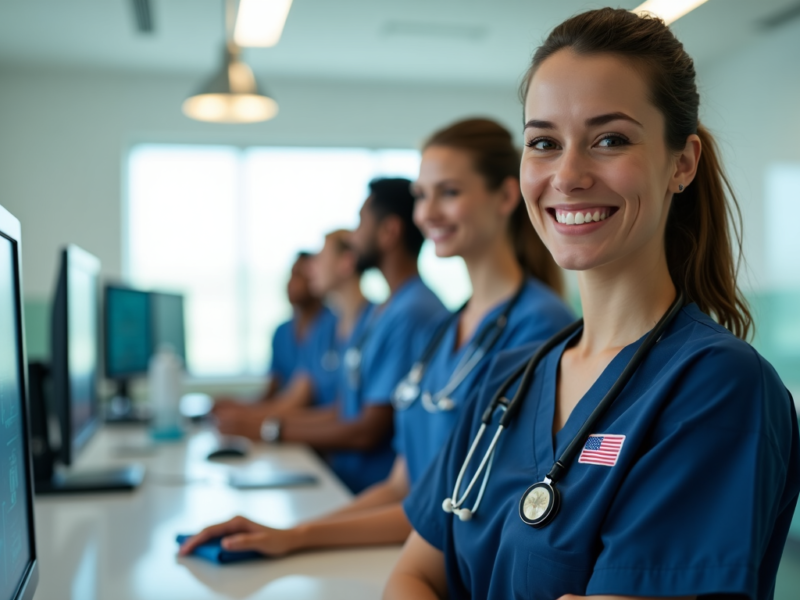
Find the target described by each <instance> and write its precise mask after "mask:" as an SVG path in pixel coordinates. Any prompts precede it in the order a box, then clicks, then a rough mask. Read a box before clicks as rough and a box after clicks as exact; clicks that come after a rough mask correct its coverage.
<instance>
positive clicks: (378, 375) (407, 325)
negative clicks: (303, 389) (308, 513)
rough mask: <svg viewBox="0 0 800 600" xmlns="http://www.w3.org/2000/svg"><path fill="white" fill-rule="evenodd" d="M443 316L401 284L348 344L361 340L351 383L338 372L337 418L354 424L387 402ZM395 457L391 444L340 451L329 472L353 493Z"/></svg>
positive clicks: (432, 300) (431, 298)
mask: <svg viewBox="0 0 800 600" xmlns="http://www.w3.org/2000/svg"><path fill="white" fill-rule="evenodd" d="M446 315H447V309H446V308H445V307H444V305H443V304H442V303H441V301H440V300H439V298H437V297H436V294H434V293H433V292H432V291H431V290H430V288H428V287H427V286H426V285H425V284H424V283H423V282H422V280H421V279H420V278H419V277H412V278H411V279H410V280H409V281H407V282H406V283H404V284H403V285H402V286H401V287H400V288H399V289H397V290H396V291H395V293H394V294H393V295H392V296H391V298H389V300H388V301H387V302H386V304H384V305H383V306H382V307H376V308H375V309H374V310H373V311H372V317H371V318H370V319H369V320H368V322H366V323H364V324H363V326H362V327H361V328H360V331H359V332H354V334H353V342H354V343H358V341H359V340H361V339H362V338H364V336H363V335H362V333H363V332H364V330H366V337H365V339H363V345H362V347H361V353H362V355H361V368H360V369H359V371H358V373H357V376H356V377H350V376H348V375H349V374H348V373H347V368H345V369H343V371H344V372H343V377H344V384H343V390H342V404H341V418H342V419H344V420H355V419H358V418H359V417H360V416H361V413H362V412H363V410H364V409H365V408H366V407H367V406H375V405H386V404H389V403H390V402H391V397H392V392H393V391H394V388H395V387H396V386H397V383H398V382H399V381H400V379H402V378H403V377H404V376H405V374H406V373H408V371H409V370H410V369H411V365H412V364H413V362H414V359H415V358H416V357H417V356H418V355H419V353H420V352H421V350H420V346H421V345H422V344H423V343H424V336H423V335H422V334H423V333H424V332H428V331H430V329H431V328H432V327H433V326H434V324H435V323H439V322H441V319H442V318H444V317H445V316H446ZM394 458H395V453H394V449H393V448H392V440H391V439H390V438H387V439H386V440H385V441H384V443H382V444H381V445H379V446H378V447H377V448H374V449H372V450H370V451H366V452H357V451H341V452H336V453H334V454H333V456H332V457H331V461H330V462H331V467H332V468H333V470H334V471H335V472H336V474H337V475H338V476H339V478H340V479H342V481H344V483H345V484H346V485H347V486H348V487H349V488H350V489H351V490H352V491H353V493H358V492H361V491H362V490H364V489H365V488H367V487H369V486H370V485H372V484H375V483H378V482H379V481H383V480H384V479H386V477H387V476H388V475H389V471H390V470H391V468H392V464H393V463H394Z"/></svg>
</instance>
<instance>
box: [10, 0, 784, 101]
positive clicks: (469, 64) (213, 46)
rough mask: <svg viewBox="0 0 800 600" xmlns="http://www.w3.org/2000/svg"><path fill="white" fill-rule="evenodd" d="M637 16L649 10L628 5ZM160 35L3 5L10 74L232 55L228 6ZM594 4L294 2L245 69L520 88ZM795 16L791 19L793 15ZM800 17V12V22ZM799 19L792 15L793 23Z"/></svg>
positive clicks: (209, 1)
mask: <svg viewBox="0 0 800 600" xmlns="http://www.w3.org/2000/svg"><path fill="white" fill-rule="evenodd" d="M618 4H619V5H620V6H621V7H623V8H628V9H630V8H633V7H635V6H637V5H638V4H639V2H638V1H636V0H633V1H621V2H618ZM797 4H798V0H758V1H755V0H709V2H707V3H706V4H705V5H703V6H701V7H700V8H698V9H697V10H695V11H694V12H692V13H690V14H689V15H687V16H686V17H684V18H682V19H681V20H679V21H678V22H677V23H676V24H675V25H674V29H675V31H676V33H677V35H678V36H679V37H680V38H681V39H682V40H683V41H684V43H685V45H686V47H687V49H688V50H689V52H690V53H691V54H692V56H694V58H695V60H696V62H697V63H698V65H699V66H700V67H701V68H702V67H703V66H704V65H707V64H710V63H712V62H713V61H714V60H716V59H718V58H719V57H721V56H724V55H727V54H729V53H731V52H733V51H735V50H736V49H737V48H739V47H741V46H742V45H744V44H747V43H749V42H751V41H752V40H754V39H756V38H757V37H758V36H760V35H767V34H768V32H769V30H768V29H767V28H765V27H764V26H763V25H762V22H763V21H764V20H765V19H769V18H773V20H774V21H777V23H781V22H782V21H784V20H785V19H783V18H782V17H781V14H782V11H787V10H789V9H791V7H793V6H796V5H797ZM151 5H152V11H153V20H154V25H155V31H154V33H152V34H142V33H139V32H138V31H137V30H136V27H135V19H134V10H133V2H132V1H131V0H0V63H2V64H5V65H11V66H18V67H23V66H28V65H35V66H46V67H49V68H77V69H103V70H117V71H125V70H132V71H139V72H161V73H208V72H210V70H211V69H212V68H213V67H214V66H215V65H216V64H217V63H218V61H219V59H220V56H219V55H220V50H221V46H222V43H223V26H222V14H223V9H222V6H223V2H222V0H151ZM601 5H603V3H602V2H587V1H585V0H335V1H334V0H294V4H293V6H292V9H291V12H290V13H289V18H288V20H287V22H286V29H285V30H284V33H283V37H282V39H281V41H280V43H279V44H278V45H277V46H276V47H274V48H266V49H249V50H247V51H246V54H245V57H246V59H247V60H248V62H249V63H250V64H251V65H252V66H253V68H254V70H255V71H256V72H257V73H259V74H260V75H262V76H270V75H272V76H278V77H284V78H289V77H292V78H303V79H310V78H319V77H324V78H330V79H344V80H371V81H389V82H419V83H431V82H435V83H439V84H455V85H516V83H517V81H518V80H519V78H520V75H521V74H522V73H523V72H524V70H525V67H526V65H527V61H528V59H529V57H530V55H531V52H532V50H533V48H534V47H535V46H536V44H537V43H538V42H540V41H541V39H542V38H543V37H544V35H545V34H546V33H547V31H548V30H549V29H550V28H552V27H553V26H554V25H556V24H557V23H559V22H560V21H561V20H563V19H565V18H566V17H568V16H570V15H571V14H574V13H576V12H579V11H581V10H583V9H586V8H593V7H597V6H601ZM790 12H791V11H790ZM795 12H797V11H795ZM787 14H789V13H787Z"/></svg>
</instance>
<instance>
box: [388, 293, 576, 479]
mask: <svg viewBox="0 0 800 600" xmlns="http://www.w3.org/2000/svg"><path fill="white" fill-rule="evenodd" d="M508 302H510V300H508V301H506V302H502V303H501V304H499V305H498V306H496V307H495V308H493V309H492V310H490V311H489V312H488V313H487V314H486V316H484V318H483V319H482V320H481V323H480V325H479V326H478V328H477V329H476V330H475V334H474V335H473V336H472V339H470V340H468V341H467V342H466V343H464V344H462V345H461V347H460V348H458V349H456V339H457V335H458V319H451V320H450V324H449V326H448V328H447V331H446V332H445V334H444V336H443V337H442V340H441V342H440V344H439V345H438V347H437V349H436V353H435V354H434V355H433V357H432V358H431V360H430V362H429V363H428V366H427V369H426V370H425V373H424V375H423V377H422V381H421V382H420V386H419V387H420V391H422V392H424V391H427V392H430V393H431V394H435V393H436V392H438V391H439V390H441V389H443V388H444V387H445V386H446V385H447V384H448V382H449V381H450V377H451V376H452V375H453V373H454V371H455V369H456V368H457V367H458V365H459V364H460V363H461V361H462V360H467V359H468V357H467V358H465V354H466V353H467V352H469V355H472V353H473V350H474V348H472V347H471V344H472V341H473V340H474V339H475V337H476V336H477V335H480V332H482V331H484V329H486V327H487V326H489V327H491V326H493V325H494V323H495V321H496V320H497V318H498V317H499V316H500V315H501V314H502V313H503V311H504V310H505V309H506V306H507V304H508ZM574 319H575V317H574V315H573V314H572V312H571V311H570V310H569V308H567V306H566V305H565V304H564V302H562V300H561V299H560V298H559V297H558V295H557V294H556V293H555V292H553V290H551V289H550V288H549V287H547V286H546V285H544V284H543V283H541V282H540V281H538V280H536V279H528V280H527V281H526V282H525V287H524V288H523V290H522V294H521V295H520V297H519V299H518V300H517V302H516V304H515V305H514V307H513V308H512V310H511V313H510V314H509V315H508V321H507V324H506V327H505V328H504V329H503V332H502V334H501V335H500V337H499V338H498V339H497V341H496V342H495V343H494V345H493V346H492V347H491V349H490V350H489V352H488V353H487V354H486V355H485V356H484V357H483V358H482V359H481V361H480V362H479V363H478V364H477V365H476V366H475V368H473V369H472V371H470V373H469V374H468V375H467V376H466V377H465V378H464V380H463V381H462V382H461V384H460V385H459V386H458V387H457V388H456V389H455V390H454V391H453V392H452V393H451V394H450V395H449V396H448V398H450V399H451V400H453V402H454V403H455V408H454V409H453V410H450V411H436V412H433V413H431V412H428V411H427V410H426V409H425V407H424V406H423V404H422V402H421V400H420V399H419V398H418V399H417V401H416V402H414V404H412V405H411V406H410V407H408V408H407V409H405V410H398V411H396V412H395V449H396V450H397V452H398V454H401V455H402V456H403V457H404V458H405V461H406V465H407V467H408V476H409V480H410V482H411V484H412V485H413V484H415V483H416V482H417V481H418V480H419V478H420V477H422V475H423V474H424V473H425V470H426V469H427V468H428V466H429V465H430V463H431V462H432V461H433V459H434V458H436V455H437V454H438V453H439V451H440V450H441V449H442V447H443V446H444V444H445V442H446V441H447V438H448V437H449V435H450V431H451V430H452V429H453V427H454V426H455V424H456V421H457V420H458V415H459V414H460V413H461V407H462V406H463V405H464V404H466V403H467V402H468V400H469V398H470V397H472V396H474V395H475V394H477V392H478V389H479V382H481V381H483V377H484V376H485V375H486V371H487V370H488V369H489V365H491V363H492V359H493V358H494V356H495V355H497V353H498V352H501V351H503V350H506V349H509V348H516V347H517V346H522V345H524V344H529V343H531V342H535V341H544V340H546V339H547V338H549V337H550V336H552V335H554V334H555V333H557V332H558V331H560V330H561V329H563V328H564V327H566V326H567V325H569V324H570V323H571V322H572V321H573V320H574Z"/></svg>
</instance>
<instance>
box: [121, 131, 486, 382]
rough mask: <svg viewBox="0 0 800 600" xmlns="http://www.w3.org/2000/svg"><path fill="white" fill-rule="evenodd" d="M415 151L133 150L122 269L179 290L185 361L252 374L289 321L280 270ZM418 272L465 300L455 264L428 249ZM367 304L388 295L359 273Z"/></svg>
mask: <svg viewBox="0 0 800 600" xmlns="http://www.w3.org/2000/svg"><path fill="white" fill-rule="evenodd" d="M418 168H419V153H418V152H416V151H414V150H367V149H360V148H266V147H265V148H258V147H253V148H245V149H242V148H237V147H233V146H181V145H163V144H158V145H156V144H146V145H138V146H135V147H134V148H133V149H132V150H131V153H130V158H129V165H128V202H127V209H126V226H127V228H126V233H127V239H126V254H125V256H126V274H127V276H128V278H129V279H130V281H131V283H132V284H133V285H136V286H140V287H144V288H158V289H166V290H176V291H180V292H183V293H185V294H186V296H187V302H186V322H187V338H188V339H187V355H188V360H189V363H190V367H191V369H192V372H193V373H194V374H195V375H199V376H225V375H241V374H260V373H264V372H265V371H266V365H267V363H268V361H269V358H270V357H269V350H270V346H269V340H270V338H271V335H272V332H273V330H274V329H275V327H276V326H277V325H278V324H279V323H281V322H282V321H284V320H285V319H287V318H289V316H290V315H291V307H290V306H289V304H288V302H287V300H286V296H285V291H284V289H285V284H286V280H287V277H288V272H289V268H290V266H291V264H292V262H293V260H294V257H295V255H296V253H297V252H298V251H299V250H311V251H313V250H315V249H318V248H319V247H320V244H321V241H322V238H323V236H324V234H325V233H327V232H328V231H331V230H333V229H336V228H340V227H346V228H353V227H355V226H356V225H357V224H358V210H359V208H360V207H361V204H362V202H363V201H364V198H365V197H366V195H367V184H368V183H369V181H370V180H371V179H373V178H374V177H377V176H405V177H409V178H411V179H413V178H414V177H416V174H417V170H418ZM420 267H421V271H422V273H423V277H424V278H425V279H426V281H428V282H429V284H430V285H431V287H433V288H434V289H435V290H436V292H437V293H438V294H439V295H440V297H441V298H442V300H443V301H444V302H445V303H446V304H447V305H448V306H451V307H454V306H457V305H458V304H460V303H461V302H463V301H464V299H465V298H466V297H467V296H468V295H469V291H470V287H469V279H468V277H467V275H466V270H465V268H464V266H463V262H462V261H461V260H460V259H448V260H440V259H436V258H435V256H434V254H433V250H432V248H431V247H429V245H428V244H426V247H425V248H424V249H423V255H422V259H421V262H420ZM364 287H365V292H366V293H367V295H368V296H370V297H371V299H373V300H376V301H380V300H382V299H384V298H385V297H386V294H387V289H386V284H385V282H384V281H383V280H382V278H381V277H380V275H379V274H376V273H370V274H367V275H365V279H364Z"/></svg>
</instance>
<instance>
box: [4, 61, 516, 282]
mask: <svg viewBox="0 0 800 600" xmlns="http://www.w3.org/2000/svg"><path fill="white" fill-rule="evenodd" d="M199 79H202V77H201V78H197V77H194V76H192V77H182V76H181V77H179V76H172V77H166V76H151V75H142V74H119V73H89V72H86V73H84V72H56V71H33V72H23V71H18V70H16V71H15V70H11V69H4V70H0V204H2V205H3V206H5V207H6V208H7V209H8V210H10V211H11V212H12V213H13V214H14V215H16V216H17V217H18V218H19V219H20V220H21V222H22V226H23V253H24V254H23V263H24V272H25V292H26V294H27V295H28V296H29V297H41V298H45V297H48V296H49V295H50V291H51V287H52V285H53V278H54V273H55V261H56V255H57V249H58V248H59V247H60V246H61V245H62V244H64V243H67V242H74V243H77V244H78V245H80V246H83V247H84V248H86V249H87V250H89V251H91V252H93V253H94V254H96V255H98V256H99V257H100V259H101V261H102V263H103V270H104V274H105V275H106V276H110V277H119V276H120V275H121V268H122V262H123V257H122V247H123V244H122V240H121V235H122V216H121V206H122V201H123V188H124V181H123V176H124V175H123V173H124V163H125V156H126V151H127V148H129V147H130V145H131V144H133V143H136V142H142V141H162V142H200V143H240V144H261V145H306V146H366V147H395V148H404V147H405V148H410V147H417V146H418V145H419V143H420V142H421V141H422V140H423V139H424V137H425V136H426V135H428V134H429V133H431V132H432V131H433V130H434V129H436V128H437V127H440V126H442V125H445V124H446V123H448V122H450V121H452V120H455V119H457V118H459V117H464V116H471V115H488V116H493V117H495V118H498V119H500V120H501V121H502V122H504V123H505V124H506V125H507V126H508V127H510V128H513V129H512V130H513V131H516V130H518V129H519V128H520V123H521V109H520V107H519V104H518V102H517V100H516V95H515V90H514V89H492V88H477V89H459V88H453V87H441V88H437V87H432V86H425V87H414V86H409V85H405V86H400V85H397V86H388V85H368V84H363V83H349V82H325V81H321V82H300V81H264V82H263V83H266V84H267V87H268V89H269V90H270V91H271V93H273V94H274V95H275V97H276V98H277V99H278V101H279V103H280V106H281V112H280V114H279V116H278V117H277V118H276V119H275V120H273V121H270V122H267V123H263V124H258V125H242V126H227V125H214V124H206V123H198V122H195V121H191V120H190V119H187V118H186V117H184V116H183V115H182V113H181V112H180V105H181V102H182V101H183V99H184V98H185V96H186V95H187V94H188V93H189V92H191V91H193V90H194V89H195V88H196V86H197V85H198V83H199Z"/></svg>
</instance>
